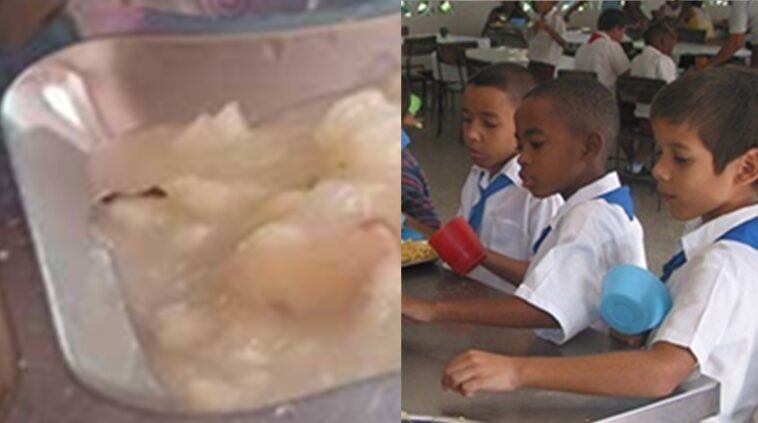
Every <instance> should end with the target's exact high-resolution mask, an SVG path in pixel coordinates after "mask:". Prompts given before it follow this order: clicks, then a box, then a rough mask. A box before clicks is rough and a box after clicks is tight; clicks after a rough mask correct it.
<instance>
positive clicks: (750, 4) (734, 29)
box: [705, 0, 758, 68]
mask: <svg viewBox="0 0 758 423" xmlns="http://www.w3.org/2000/svg"><path fill="white" fill-rule="evenodd" d="M729 7H730V8H731V13H730V15H729V38H727V40H726V43H725V44H724V45H723V47H721V50H719V52H718V53H716V55H715V56H713V57H712V58H711V59H710V60H709V61H708V63H706V65H705V66H706V67H711V66H718V65H720V64H722V63H725V62H727V61H729V59H731V58H732V56H733V55H734V53H736V52H737V50H739V49H740V47H742V44H743V43H744V42H745V40H746V39H747V40H748V41H750V43H751V44H752V45H753V52H752V54H751V56H750V65H751V66H752V67H754V68H758V1H756V0H747V1H730V2H729Z"/></svg>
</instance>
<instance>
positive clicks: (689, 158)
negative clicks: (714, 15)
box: [443, 67, 758, 422]
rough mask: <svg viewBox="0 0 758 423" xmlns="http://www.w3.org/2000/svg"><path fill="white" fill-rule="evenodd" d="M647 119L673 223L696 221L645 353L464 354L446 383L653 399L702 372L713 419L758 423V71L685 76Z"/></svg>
mask: <svg viewBox="0 0 758 423" xmlns="http://www.w3.org/2000/svg"><path fill="white" fill-rule="evenodd" d="M651 123H652V127H653V132H654V134H655V139H656V142H657V143H658V146H659V147H660V149H661V157H660V159H659V160H658V162H657V163H656V165H655V167H654V168H653V176H654V177H655V178H656V180H657V181H658V189H659V191H660V193H661V196H662V198H663V199H664V200H665V201H666V202H667V203H669V207H670V212H671V214H672V215H673V217H674V218H676V219H679V220H691V222H690V224H689V225H688V230H687V233H686V234H685V235H684V237H683V238H682V241H681V245H682V249H681V250H680V251H679V252H677V253H676V254H675V255H674V256H673V257H672V258H671V260H669V262H668V263H666V265H665V266H664V269H663V276H662V280H663V281H664V282H666V285H667V288H668V290H669V291H670V293H671V296H672V298H673V307H672V308H671V310H670V312H669V313H668V315H667V316H666V318H665V319H664V321H663V323H662V324H661V326H660V327H658V328H657V329H655V330H654V331H653V332H652V333H651V336H650V338H649V340H648V345H647V348H646V349H644V350H640V351H624V352H616V353H610V354H601V355H594V356H585V357H566V358H542V357H530V358H526V357H506V356H500V355H495V354H489V353H484V352H479V351H469V352H466V353H464V354H462V355H460V356H458V357H456V358H455V359H454V360H453V361H452V362H451V363H449V364H448V366H447V368H446V370H445V373H444V377H443V384H444V385H445V386H446V387H447V388H450V389H453V390H455V391H458V392H460V393H462V394H464V395H467V396H470V395H473V394H474V393H475V392H478V391H511V390H514V389H517V388H521V387H530V388H541V389H551V390H564V391H571V392H577V393H585V394H605V395H626V396H649V397H658V396H664V395H668V394H670V393H671V392H672V391H673V390H674V389H675V388H676V387H677V386H678V385H679V384H680V383H681V382H683V381H684V380H685V379H686V378H687V377H688V376H689V375H690V374H691V373H693V372H699V373H701V374H704V375H706V376H709V377H711V378H713V379H715V380H717V381H718V382H719V383H720V385H721V389H720V395H721V398H720V406H721V411H720V414H719V415H718V416H716V420H718V421H730V422H732V421H734V422H747V421H757V420H758V395H756V392H758V367H756V363H758V309H757V308H756V306H755V305H756V303H758V284H757V283H756V275H758V201H757V189H756V184H758V142H757V141H756V134H758V71H755V70H751V69H747V68H738V67H724V68H717V69H711V70H707V71H702V72H693V73H690V74H687V75H685V76H684V77H683V78H681V79H680V80H678V81H675V82H673V83H672V84H671V85H669V86H667V87H665V88H664V89H663V90H662V91H661V92H660V93H659V94H658V96H657V97H656V99H655V101H654V102H653V106H652V110H651Z"/></svg>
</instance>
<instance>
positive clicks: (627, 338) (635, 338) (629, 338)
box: [609, 329, 647, 348]
mask: <svg viewBox="0 0 758 423" xmlns="http://www.w3.org/2000/svg"><path fill="white" fill-rule="evenodd" d="M609 335H610V336H611V338H613V339H616V340H618V341H621V342H623V343H624V344H626V345H629V346H630V347H633V348H640V347H641V346H642V345H643V344H644V343H645V340H647V333H643V334H639V335H624V334H623V333H621V332H617V331H616V330H614V329H611V330H610V332H609Z"/></svg>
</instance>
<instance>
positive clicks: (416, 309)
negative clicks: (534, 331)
mask: <svg viewBox="0 0 758 423" xmlns="http://www.w3.org/2000/svg"><path fill="white" fill-rule="evenodd" d="M402 313H403V316H405V317H406V318H408V319H410V320H414V321H417V322H424V323H430V322H457V323H472V324H481V325H492V326H505V327H512V328H557V327H558V322H557V321H556V320H555V319H553V317H552V316H551V315H549V314H548V313H546V312H544V311H542V310H540V309H539V308H537V307H535V306H533V305H531V304H529V303H527V302H526V301H524V300H522V299H521V298H519V297H516V296H508V297H504V298H477V299H470V300H453V301H426V300H420V299H418V298H414V297H410V296H407V295H403V302H402Z"/></svg>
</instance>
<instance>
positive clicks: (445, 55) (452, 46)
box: [437, 41, 479, 66]
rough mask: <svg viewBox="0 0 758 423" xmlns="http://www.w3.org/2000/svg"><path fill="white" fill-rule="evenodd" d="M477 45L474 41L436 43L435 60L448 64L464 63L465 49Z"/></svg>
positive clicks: (463, 64) (457, 64)
mask: <svg viewBox="0 0 758 423" xmlns="http://www.w3.org/2000/svg"><path fill="white" fill-rule="evenodd" d="M477 47H479V43H477V42H476V41H463V42H459V43H442V44H437V61H438V62H439V63H442V64H445V65H450V66H465V65H466V50H468V49H472V48H477Z"/></svg>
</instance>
